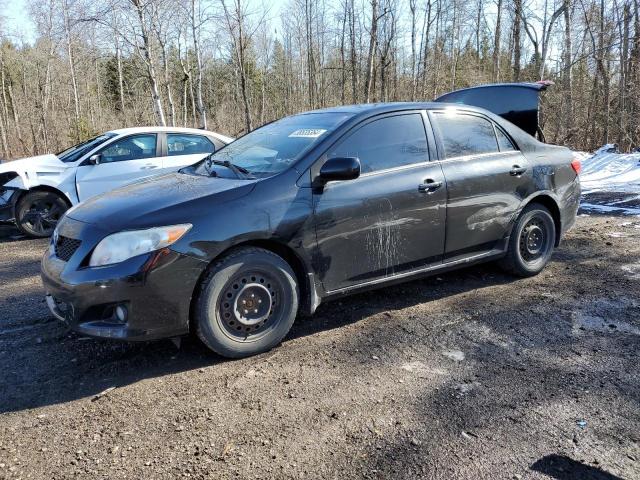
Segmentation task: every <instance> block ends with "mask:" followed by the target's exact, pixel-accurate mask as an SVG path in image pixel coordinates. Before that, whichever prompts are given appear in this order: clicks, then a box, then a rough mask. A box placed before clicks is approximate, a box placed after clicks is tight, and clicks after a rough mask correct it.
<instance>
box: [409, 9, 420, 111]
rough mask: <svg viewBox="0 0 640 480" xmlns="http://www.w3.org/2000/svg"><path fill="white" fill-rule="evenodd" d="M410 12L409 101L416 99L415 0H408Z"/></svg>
mask: <svg viewBox="0 0 640 480" xmlns="http://www.w3.org/2000/svg"><path fill="white" fill-rule="evenodd" d="M409 11H410V12H411V101H415V99H416V91H417V88H418V77H417V75H416V0H409Z"/></svg>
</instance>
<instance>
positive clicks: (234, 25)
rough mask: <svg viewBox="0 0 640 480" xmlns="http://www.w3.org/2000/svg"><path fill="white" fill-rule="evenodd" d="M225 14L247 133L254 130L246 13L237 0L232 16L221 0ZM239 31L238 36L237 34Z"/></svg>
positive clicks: (239, 0)
mask: <svg viewBox="0 0 640 480" xmlns="http://www.w3.org/2000/svg"><path fill="white" fill-rule="evenodd" d="M220 1H221V3H222V7H223V9H224V12H225V18H226V22H227V26H228V28H229V33H230V34H231V36H232V42H233V49H234V51H235V56H236V62H237V66H238V73H239V77H240V94H241V95H242V103H243V106H244V120H245V128H246V131H247V133H248V132H250V131H251V130H253V122H252V118H251V108H250V105H249V92H248V85H247V72H246V65H245V53H246V52H245V49H246V43H247V39H246V38H245V33H244V11H243V8H242V4H241V0H235V2H234V10H235V11H234V15H235V17H234V15H232V14H231V13H230V12H229V10H228V9H227V5H226V4H225V1H224V0H220ZM236 31H237V35H236V33H235V32H236Z"/></svg>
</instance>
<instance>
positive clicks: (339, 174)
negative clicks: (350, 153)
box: [319, 157, 360, 183]
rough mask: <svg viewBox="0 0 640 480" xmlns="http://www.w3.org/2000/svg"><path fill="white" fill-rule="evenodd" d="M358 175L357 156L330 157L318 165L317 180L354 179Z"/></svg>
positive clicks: (324, 181)
mask: <svg viewBox="0 0 640 480" xmlns="http://www.w3.org/2000/svg"><path fill="white" fill-rule="evenodd" d="M359 176H360V160H359V159H358V158H357V157H335V158H330V159H328V160H327V161H326V162H324V165H322V167H320V175H319V180H320V181H321V183H327V182H330V181H333V180H354V179H356V178H358V177H359Z"/></svg>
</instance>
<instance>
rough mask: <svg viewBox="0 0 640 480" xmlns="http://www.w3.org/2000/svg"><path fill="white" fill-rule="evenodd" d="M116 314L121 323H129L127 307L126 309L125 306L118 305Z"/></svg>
mask: <svg viewBox="0 0 640 480" xmlns="http://www.w3.org/2000/svg"><path fill="white" fill-rule="evenodd" d="M115 314H116V318H117V319H118V321H119V322H121V323H125V322H126V321H127V317H128V316H129V312H128V311H127V307H125V306H124V305H118V306H117V307H116V309H115Z"/></svg>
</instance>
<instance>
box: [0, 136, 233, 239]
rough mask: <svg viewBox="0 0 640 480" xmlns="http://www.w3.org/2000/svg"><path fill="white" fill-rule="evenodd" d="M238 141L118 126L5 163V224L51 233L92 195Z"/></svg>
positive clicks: (1, 190) (1, 212) (0, 200)
mask: <svg viewBox="0 0 640 480" xmlns="http://www.w3.org/2000/svg"><path fill="white" fill-rule="evenodd" d="M232 141H233V139H232V138H230V137H226V136H224V135H220V134H218V133H213V132H209V131H205V130H196V129H193V128H172V127H139V128H124V129H120V130H112V131H110V132H106V133H104V134H102V135H100V136H98V137H95V138H92V139H90V140H87V141H85V142H82V143H79V144H78V145H75V146H73V147H71V148H68V149H67V150H65V151H63V152H60V153H58V154H57V155H53V154H48V155H39V156H37V157H29V158H23V159H20V160H14V161H12V162H7V163H2V164H0V222H2V223H13V222H15V224H16V225H17V227H18V228H19V229H20V230H21V231H22V232H23V233H25V234H26V235H29V236H31V237H47V236H49V235H51V233H52V232H53V230H54V228H55V226H56V223H57V222H58V220H59V219H60V217H62V215H63V214H64V212H65V211H66V210H67V209H68V208H70V207H71V206H73V205H76V204H78V203H80V202H82V201H84V200H86V199H87V198H90V197H93V196H94V195H98V194H100V193H103V192H107V191H109V190H113V189H114V188H117V187H121V186H123V185H126V184H128V183H132V182H135V181H138V180H140V179H143V178H146V177H150V176H152V175H158V174H160V173H166V172H171V171H175V170H178V169H180V168H182V167H185V166H188V165H192V164H194V163H196V162H198V161H200V160H202V159H203V158H204V157H205V156H207V155H208V154H210V153H213V152H215V151H217V150H219V149H220V148H222V147H223V146H225V145H226V144H228V143H230V142H232Z"/></svg>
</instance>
